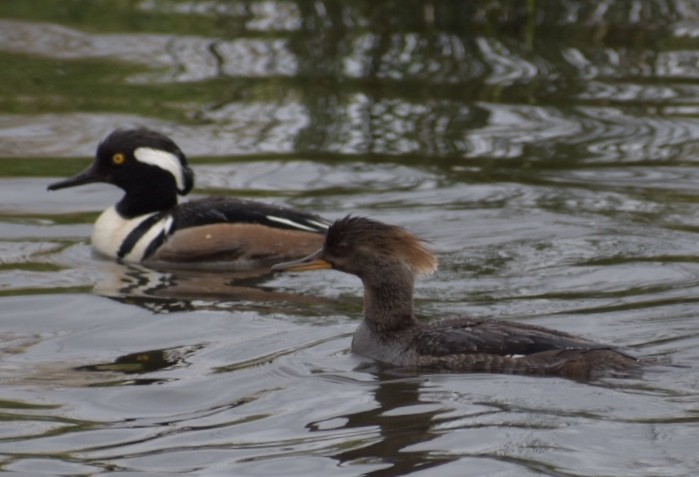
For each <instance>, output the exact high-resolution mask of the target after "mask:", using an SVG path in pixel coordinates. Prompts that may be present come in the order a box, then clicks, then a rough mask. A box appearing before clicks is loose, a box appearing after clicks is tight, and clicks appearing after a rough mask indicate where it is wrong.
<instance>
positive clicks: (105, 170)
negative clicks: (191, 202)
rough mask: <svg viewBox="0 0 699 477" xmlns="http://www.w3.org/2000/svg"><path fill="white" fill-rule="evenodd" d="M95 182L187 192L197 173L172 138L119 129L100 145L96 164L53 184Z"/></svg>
mask: <svg viewBox="0 0 699 477" xmlns="http://www.w3.org/2000/svg"><path fill="white" fill-rule="evenodd" d="M92 182H107V183H109V184H114V185H116V186H118V187H120V188H122V189H124V190H125V191H126V193H127V194H128V193H129V192H136V191H141V192H142V191H143V190H144V189H151V190H153V191H154V192H155V191H157V192H158V193H160V194H162V193H168V191H167V190H166V189H170V190H171V192H170V193H172V194H173V195H174V194H180V195H185V194H187V193H188V192H189V191H190V190H191V189H192V187H193V185H194V173H193V172H192V170H191V169H190V168H189V166H188V165H187V158H186V157H185V155H184V153H183V152H182V151H181V150H180V148H179V147H177V144H175V143H174V142H173V141H172V139H170V138H169V137H167V136H165V135H163V134H160V133H158V132H155V131H150V130H148V129H119V130H116V131H114V132H113V133H111V134H110V135H109V136H107V138H106V139H105V140H104V141H102V143H100V145H99V146H98V147H97V154H96V156H95V160H94V162H93V163H92V165H91V166H90V167H89V168H87V169H86V170H84V171H82V172H81V173H79V174H77V175H75V176H74V177H71V178H70V179H66V180H63V181H60V182H56V183H54V184H51V185H50V186H49V190H58V189H64V188H66V187H74V186H78V185H82V184H89V183H92Z"/></svg>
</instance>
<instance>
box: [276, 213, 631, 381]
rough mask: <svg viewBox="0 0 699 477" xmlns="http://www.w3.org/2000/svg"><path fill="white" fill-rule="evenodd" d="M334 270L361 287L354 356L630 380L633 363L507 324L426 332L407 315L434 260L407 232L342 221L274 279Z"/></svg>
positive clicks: (475, 323) (456, 323) (451, 324)
mask: <svg viewBox="0 0 699 477" xmlns="http://www.w3.org/2000/svg"><path fill="white" fill-rule="evenodd" d="M325 268H334V269H336V270H340V271H343V272H347V273H351V274H353V275H357V276H358V277H359V278H360V279H361V280H362V283H363V284H364V320H363V321H362V323H361V324H360V325H359V327H358V328H357V330H356V331H355V333H354V337H353V339H352V351H353V352H355V353H357V354H360V355H363V356H367V357H369V358H373V359H375V360H378V361H381V362H384V363H390V364H393V365H398V366H408V367H419V368H431V369H444V370H450V371H458V372H490V373H516V374H533V375H558V376H565V377H570V378H580V379H588V378H592V377H597V376H599V375H606V374H617V375H628V374H631V373H633V372H634V371H636V370H638V368H639V367H640V363H639V361H638V360H637V359H636V358H634V357H632V356H629V355H627V354H625V353H623V352H621V351H619V350H617V349H614V348H613V347H610V346H608V345H604V344H600V343H596V342H594V341H589V340H586V339H583V338H579V337H577V336H573V335H571V334H568V333H563V332H561V331H556V330H551V329H547V328H542V327H539V326H533V325H528V324H524V323H516V322H512V321H500V320H497V321H496V320H481V319H470V318H456V319H447V320H443V321H437V322H432V323H428V324H424V323H421V322H419V321H418V320H417V319H416V318H415V315H414V313H413V286H414V281H415V277H416V276H418V275H425V274H430V273H432V272H434V271H435V270H436V269H437V259H436V258H435V257H434V255H432V254H431V253H430V252H429V251H428V250H427V249H426V248H425V247H424V245H423V242H422V241H421V240H420V239H419V238H417V237H416V236H414V235H412V234H411V233H409V232H408V231H406V230H405V229H403V228H401V227H398V226H395V225H387V224H384V223H382V222H378V221H375V220H371V219H367V218H363V217H351V216H348V217H345V218H343V219H340V220H338V221H336V222H334V223H333V224H332V225H331V226H330V228H329V229H328V233H327V236H326V239H325V243H324V245H323V247H322V248H321V249H320V250H319V251H318V252H316V253H314V254H313V255H310V256H308V257H306V258H302V259H300V260H296V261H293V262H287V263H281V264H277V265H275V266H273V267H272V269H273V270H276V271H308V270H318V269H325Z"/></svg>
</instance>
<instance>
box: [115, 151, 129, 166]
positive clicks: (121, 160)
mask: <svg viewBox="0 0 699 477" xmlns="http://www.w3.org/2000/svg"><path fill="white" fill-rule="evenodd" d="M125 160H126V158H125V157H124V155H123V154H122V153H120V152H117V153H116V154H114V155H113V156H112V164H114V165H115V166H120V165H122V164H123V163H124V161H125Z"/></svg>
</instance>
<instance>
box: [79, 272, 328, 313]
mask: <svg viewBox="0 0 699 477" xmlns="http://www.w3.org/2000/svg"><path fill="white" fill-rule="evenodd" d="M101 265H102V266H101V271H102V272H103V276H104V278H103V279H101V280H100V281H99V282H98V283H97V285H95V287H94V289H93V291H94V292H95V293H96V294H97V295H100V296H104V297H109V298H111V299H113V300H116V301H119V302H121V303H126V304H130V305H137V306H139V307H141V308H145V309H147V310H150V311H152V312H154V313H174V312H180V311H194V310H201V309H206V308H211V309H215V310H221V309H225V308H231V309H235V310H236V311H242V310H248V311H258V312H264V313H268V312H269V303H270V302H284V303H291V302H295V303H300V304H310V303H314V304H317V303H324V302H326V301H327V300H325V299H323V298H318V297H308V296H306V297H304V296H301V295H298V294H292V293H283V292H277V291H275V290H273V289H268V288H265V287H264V282H265V280H267V279H269V277H270V275H269V269H263V268H260V269H254V270H240V271H230V272H226V273H221V272H214V271H206V270H159V269H153V268H147V267H144V266H142V265H135V264H119V263H113V262H107V261H102V262H101Z"/></svg>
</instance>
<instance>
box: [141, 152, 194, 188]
mask: <svg viewBox="0 0 699 477" xmlns="http://www.w3.org/2000/svg"><path fill="white" fill-rule="evenodd" d="M133 155H134V157H135V158H136V160H137V161H139V162H143V163H144V164H150V165H152V166H156V167H159V168H161V169H162V170H164V171H167V172H169V173H170V174H172V177H174V178H175V182H176V183H177V188H178V189H179V190H180V191H183V190H184V186H185V180H184V174H183V173H182V164H181V163H180V160H179V158H178V157H177V156H175V155H174V154H173V153H171V152H167V151H162V150H160V149H152V148H150V147H139V148H137V149H136V150H135V151H134V152H133Z"/></svg>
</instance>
